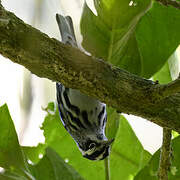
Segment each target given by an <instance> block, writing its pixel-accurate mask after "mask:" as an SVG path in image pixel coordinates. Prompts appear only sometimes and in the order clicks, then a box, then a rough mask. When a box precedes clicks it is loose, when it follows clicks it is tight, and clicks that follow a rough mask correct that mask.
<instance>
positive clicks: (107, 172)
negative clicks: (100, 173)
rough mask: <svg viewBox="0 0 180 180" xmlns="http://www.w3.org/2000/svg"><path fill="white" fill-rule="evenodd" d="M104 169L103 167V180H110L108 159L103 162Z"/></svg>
mask: <svg viewBox="0 0 180 180" xmlns="http://www.w3.org/2000/svg"><path fill="white" fill-rule="evenodd" d="M104 167H105V180H110V161H109V157H107V158H106V159H105V160H104Z"/></svg>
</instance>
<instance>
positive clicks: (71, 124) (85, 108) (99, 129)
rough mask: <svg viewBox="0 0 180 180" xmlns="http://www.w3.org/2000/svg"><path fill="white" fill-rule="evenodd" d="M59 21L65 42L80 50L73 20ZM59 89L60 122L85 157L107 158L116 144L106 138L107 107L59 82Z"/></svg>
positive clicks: (57, 87) (57, 84)
mask: <svg viewBox="0 0 180 180" xmlns="http://www.w3.org/2000/svg"><path fill="white" fill-rule="evenodd" d="M56 20H57V23H58V26H59V29H60V33H61V37H62V42H63V43H65V44H70V45H72V46H74V47H77V43H76V39H75V35H74V29H73V23H72V20H71V18H70V17H69V16H66V17H64V16H61V15H59V14H57V15H56ZM56 89H57V102H58V109H59V113H60V117H61V121H62V123H63V125H64V127H65V128H66V130H67V131H68V132H69V134H70V135H71V136H72V137H73V139H74V140H75V142H76V144H77V146H78V147H79V150H80V151H81V152H82V155H83V156H84V157H86V158H88V159H90V160H102V159H104V158H106V157H107V156H108V155H109V149H110V144H111V143H112V141H113V140H108V139H107V138H106V136H105V126H106V121H107V113H106V105H105V104H104V103H102V102H100V101H99V100H96V99H94V98H92V97H89V96H87V95H85V94H82V93H81V92H80V91H79V90H75V89H71V88H66V87H64V86H63V85H62V84H61V83H59V82H58V83H56Z"/></svg>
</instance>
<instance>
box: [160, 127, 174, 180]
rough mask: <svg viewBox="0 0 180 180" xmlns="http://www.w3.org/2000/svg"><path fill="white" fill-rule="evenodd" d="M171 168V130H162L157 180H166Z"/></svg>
mask: <svg viewBox="0 0 180 180" xmlns="http://www.w3.org/2000/svg"><path fill="white" fill-rule="evenodd" d="M170 166H171V130H170V129H167V128H163V143H162V147H161V154H160V162H159V170H158V176H159V180H168V171H169V170H170Z"/></svg>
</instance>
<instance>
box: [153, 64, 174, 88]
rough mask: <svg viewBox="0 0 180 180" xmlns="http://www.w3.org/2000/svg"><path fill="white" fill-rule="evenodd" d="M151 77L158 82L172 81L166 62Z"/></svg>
mask: <svg viewBox="0 0 180 180" xmlns="http://www.w3.org/2000/svg"><path fill="white" fill-rule="evenodd" d="M153 79H154V80H158V82H159V83H160V84H166V83H168V82H171V81H172V79H171V74H170V70H169V64H168V62H166V63H165V65H164V66H163V67H162V68H161V69H160V71H158V72H157V73H156V74H155V75H154V76H153Z"/></svg>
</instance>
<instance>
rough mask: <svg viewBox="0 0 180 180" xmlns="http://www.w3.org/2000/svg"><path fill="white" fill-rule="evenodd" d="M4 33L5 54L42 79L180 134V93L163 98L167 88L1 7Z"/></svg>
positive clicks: (0, 36) (0, 44)
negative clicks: (55, 35)
mask: <svg viewBox="0 0 180 180" xmlns="http://www.w3.org/2000/svg"><path fill="white" fill-rule="evenodd" d="M0 32H1V33H0V53H1V54H2V55H3V56H4V57H7V58H9V59H10V60H11V61H13V62H15V63H18V64H21V65H23V66H24V67H26V68H27V69H29V70H30V71H31V72H32V73H34V74H36V75H37V76H39V77H44V78H48V79H51V80H52V81H60V82H61V83H63V84H64V85H65V86H66V87H70V88H75V89H79V90H80V91H81V92H83V93H85V94H87V95H90V96H93V97H95V98H97V99H99V100H101V101H102V102H105V103H106V104H108V105H109V106H112V107H114V108H116V109H117V111H119V112H124V113H127V114H133V115H136V116H140V117H143V118H145V119H148V120H150V121H152V122H154V123H156V124H158V125H160V126H163V127H169V128H171V129H173V130H176V131H178V132H180V94H179V93H176V94H174V93H170V95H171V94H174V95H171V96H169V95H168V94H167V93H166V95H165V98H164V95H161V94H162V93H160V92H162V90H160V91H159V89H162V87H163V86H164V85H163V86H162V85H157V84H155V83H154V82H152V81H150V80H146V79H143V78H141V77H138V76H136V75H133V74H130V73H129V72H127V71H124V70H122V69H119V68H117V67H114V66H113V65H110V64H108V63H106V62H104V61H102V60H98V59H96V58H94V57H91V56H88V55H86V54H84V53H83V52H81V51H80V50H79V49H77V48H74V47H71V46H68V45H65V44H62V43H61V42H59V41H57V40H56V39H54V38H49V37H48V36H47V35H46V34H44V33H42V32H40V31H39V30H37V29H35V28H33V27H31V26H30V25H27V24H25V23H24V22H23V21H22V20H20V19H19V18H17V17H16V16H15V15H14V14H13V13H11V12H8V11H6V10H5V9H4V8H3V7H2V6H0ZM9 83H10V82H9ZM170 87H172V86H170ZM178 87H179V85H178ZM167 89H168V87H167ZM166 91H167V90H166ZM159 97H161V98H159Z"/></svg>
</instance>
